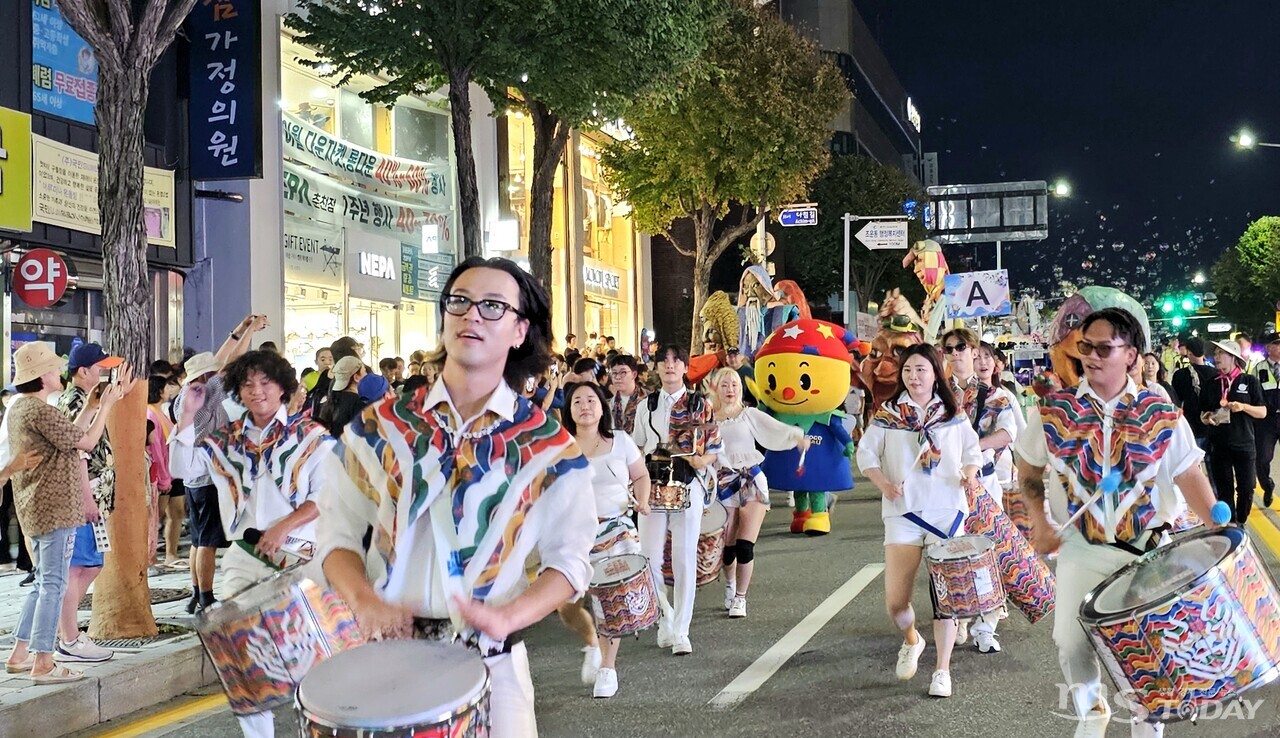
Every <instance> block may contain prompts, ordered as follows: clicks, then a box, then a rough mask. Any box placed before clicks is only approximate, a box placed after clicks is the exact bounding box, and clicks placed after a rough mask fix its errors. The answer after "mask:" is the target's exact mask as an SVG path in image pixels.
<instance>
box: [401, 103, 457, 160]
mask: <svg viewBox="0 0 1280 738" xmlns="http://www.w3.org/2000/svg"><path fill="white" fill-rule="evenodd" d="M392 119H393V120H394V122H395V137H394V142H393V143H394V147H395V151H394V153H395V155H396V156H402V157H404V158H406V159H417V160H419V161H433V160H435V159H448V158H449V118H448V117H447V116H446V115H445V114H444V113H443V112H440V111H435V110H423V109H420V108H418V107H415V106H411V105H406V104H401V105H396V106H395V108H394V110H393V111H392Z"/></svg>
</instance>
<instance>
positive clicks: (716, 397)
mask: <svg viewBox="0 0 1280 738" xmlns="http://www.w3.org/2000/svg"><path fill="white" fill-rule="evenodd" d="M711 389H712V396H711V406H712V408H713V409H714V410H715V418H716V425H718V426H720V438H721V442H722V443H723V444H724V450H723V451H721V452H720V455H719V457H717V459H716V478H717V481H718V483H719V484H718V487H719V490H720V491H719V497H720V501H721V502H723V503H724V506H725V507H726V508H727V509H728V511H729V523H728V525H726V526H725V546H724V577H725V585H724V606H725V609H726V610H728V611H729V617H731V618H745V617H746V616H747V588H748V587H750V586H751V572H752V570H753V568H754V561H755V545H756V537H757V536H759V535H760V524H761V523H763V522H764V514H765V513H766V512H768V510H769V482H768V480H766V479H765V476H764V473H763V472H761V471H760V462H762V461H764V455H763V454H761V453H760V449H759V448H757V445H759V446H763V447H764V448H767V449H769V450H770V451H786V450H788V449H793V448H799V449H800V450H801V451H802V452H803V451H806V450H808V448H809V438H808V436H806V435H805V434H804V431H801V430H800V429H799V428H797V427H795V426H793V425H787V424H786V423H783V422H782V421H780V420H777V419H775V418H773V417H771V416H769V415H767V414H765V413H763V412H761V411H760V410H757V409H755V408H753V407H746V406H744V405H743V404H742V380H741V379H740V378H739V377H738V373H737V372H736V371H734V370H733V369H727V368H726V369H719V370H717V371H716V372H715V373H714V374H712V375H711Z"/></svg>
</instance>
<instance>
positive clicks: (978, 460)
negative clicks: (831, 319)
mask: <svg viewBox="0 0 1280 738" xmlns="http://www.w3.org/2000/svg"><path fill="white" fill-rule="evenodd" d="M899 362H900V363H899V367H900V368H899V369H898V386H897V391H896V394H895V397H896V399H895V400H893V401H890V402H886V403H885V404H884V405H883V406H882V407H881V408H880V410H879V411H878V412H877V413H876V414H875V416H874V417H873V418H872V421H871V425H870V427H868V428H867V432H866V434H865V435H863V437H862V443H861V444H859V446H858V466H859V467H860V468H861V469H862V472H863V474H866V475H867V477H868V478H869V479H870V480H871V483H872V484H874V485H875V486H876V488H877V489H879V490H880V493H881V494H882V495H883V496H884V499H883V501H882V502H881V515H882V517H883V518H884V559H885V572H884V581H885V601H886V605H887V607H888V611H889V617H890V618H892V619H893V622H894V624H895V625H896V626H897V627H898V629H899V630H901V631H902V633H903V635H904V641H903V644H902V648H901V649H899V651H898V665H897V675H898V678H899V679H903V680H906V679H910V678H912V677H913V676H915V673H916V665H917V664H918V663H919V661H920V655H921V654H922V653H923V652H924V638H923V637H922V636H921V635H920V633H919V632H917V631H916V617H915V612H914V610H912V608H911V590H912V589H913V587H914V585H915V577H916V570H917V569H919V568H920V558H921V553H922V551H923V549H924V546H925V545H926V544H930V543H935V542H937V541H938V540H940V539H942V538H945V537H950V536H953V535H955V534H956V533H957V532H959V530H960V524H961V522H962V521H963V519H964V516H965V514H966V513H967V512H968V509H969V506H968V502H967V500H966V497H965V493H964V489H963V487H962V486H961V485H975V486H976V485H977V484H978V479H977V477H978V470H979V468H980V467H981V465H982V453H981V451H979V449H978V435H977V434H976V433H975V432H974V430H973V427H972V426H971V425H970V424H969V421H968V419H967V418H966V417H965V415H964V412H963V411H962V410H960V409H959V407H958V405H957V402H956V397H955V395H954V394H952V392H951V389H950V388H949V387H948V386H947V382H946V380H945V379H944V378H943V374H942V357H941V356H940V355H939V353H938V349H936V348H934V347H933V346H931V345H928V344H919V345H915V346H910V347H907V348H906V349H904V350H903V351H902V352H901V353H900V354H899ZM933 636H934V640H935V641H936V643H937V648H938V658H937V665H936V666H935V670H934V673H933V679H932V681H931V683H930V685H929V694H930V695H931V696H934V697H950V696H951V673H950V671H951V650H952V648H953V647H954V646H955V638H956V622H955V621H954V620H951V619H946V620H940V619H937V618H936V617H935V619H934V621H933Z"/></svg>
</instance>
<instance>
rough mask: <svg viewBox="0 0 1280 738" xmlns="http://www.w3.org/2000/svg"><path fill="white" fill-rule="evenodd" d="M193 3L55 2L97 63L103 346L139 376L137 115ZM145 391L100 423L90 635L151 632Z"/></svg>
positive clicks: (142, 361)
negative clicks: (110, 480)
mask: <svg viewBox="0 0 1280 738" xmlns="http://www.w3.org/2000/svg"><path fill="white" fill-rule="evenodd" d="M194 5H195V0H138V1H137V2H132V3H128V2H121V1H119V0H58V7H59V9H60V10H61V12H62V15H63V17H64V18H66V20H67V23H69V24H70V25H71V27H72V28H74V29H75V31H76V33H78V34H79V35H80V37H81V38H83V39H84V40H85V42H86V43H88V44H89V46H90V48H92V49H93V53H94V55H95V56H96V57H97V61H98V100H97V104H96V106H95V109H94V118H95V121H96V123H97V126H98V135H97V140H98V210H99V212H100V214H101V218H102V263H103V276H102V282H103V292H104V293H105V300H104V305H105V311H106V344H107V345H106V348H107V350H108V351H110V352H111V353H113V354H116V355H118V356H123V357H124V358H125V359H126V360H128V361H129V363H130V364H132V365H133V366H135V367H138V368H139V369H141V370H145V367H147V366H148V365H149V364H150V358H151V357H150V356H149V354H150V343H151V328H152V325H151V283H150V280H149V279H148V276H147V227H146V223H145V222H144V220H143V210H142V183H143V177H142V172H143V166H144V157H143V151H144V149H143V132H142V131H143V115H144V114H145V112H146V108H147V97H148V95H149V93H150V81H151V72H152V70H153V69H155V66H156V63H157V62H158V61H159V60H160V56H161V54H163V53H164V51H165V49H167V48H169V45H170V44H171V43H173V38H174V35H175V34H176V33H177V32H178V29H179V27H181V25H182V22H183V20H184V19H185V18H186V17H187V14H188V13H190V12H191V8H192V6H194ZM146 406H147V385H146V382H141V383H139V384H138V385H137V386H136V387H135V388H134V390H133V391H132V392H130V393H129V395H128V396H127V397H126V398H125V399H124V400H123V401H121V402H120V404H119V406H118V407H117V408H116V410H115V411H114V412H113V413H112V418H111V421H110V422H109V423H108V426H107V428H108V433H109V434H110V436H111V440H112V443H113V446H114V452H115V484H116V489H115V510H114V511H113V513H112V514H111V515H110V516H109V517H108V519H107V528H108V535H109V537H110V539H111V543H112V550H111V551H110V552H109V553H107V555H106V562H105V566H104V567H103V570H102V574H101V575H99V576H98V579H97V581H96V582H95V584H94V597H93V617H92V620H91V621H90V629H89V632H90V635H91V636H93V637H95V638H126V637H144V636H150V635H155V633H156V623H155V618H153V617H152V615H151V594H150V589H149V588H148V586H147V565H148V563H149V562H150V560H151V556H152V554H153V553H154V552H153V551H148V550H147V548H148V543H147V542H148V540H149V536H148V531H147V526H148V525H149V515H148V510H147V505H148V499H149V498H148V493H147V480H148V475H147V467H146V461H145V459H146V453H145V448H144V447H145V442H146Z"/></svg>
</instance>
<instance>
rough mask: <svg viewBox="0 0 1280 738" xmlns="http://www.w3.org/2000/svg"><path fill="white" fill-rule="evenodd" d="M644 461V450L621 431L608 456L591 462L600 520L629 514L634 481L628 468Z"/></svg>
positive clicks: (597, 511) (593, 459) (590, 459)
mask: <svg viewBox="0 0 1280 738" xmlns="http://www.w3.org/2000/svg"><path fill="white" fill-rule="evenodd" d="M640 458H641V457H640V448H639V447H638V446H636V443H635V441H633V440H631V436H629V435H627V434H626V433H623V432H621V431H618V432H615V433H614V434H613V446H612V447H611V448H610V449H609V451H608V453H604V454H601V455H599V456H596V457H593V458H588V459H587V461H589V462H590V463H591V488H592V489H593V490H594V491H595V494H596V515H597V516H598V517H600V518H616V517H618V516H619V515H622V514H623V513H625V512H626V511H627V485H628V484H630V482H631V472H629V471H627V467H629V466H631V465H632V464H634V463H636V462H637V461H639V460H640Z"/></svg>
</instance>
